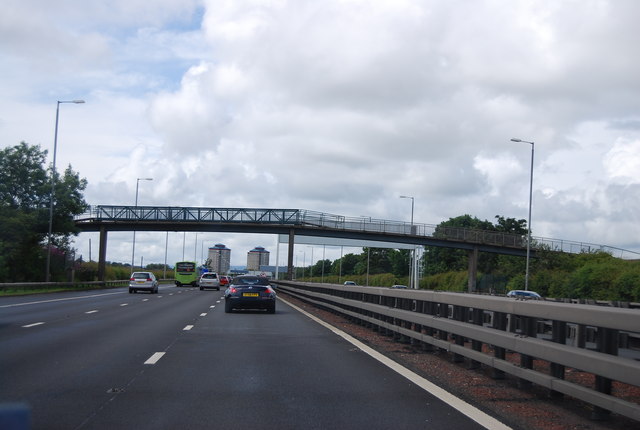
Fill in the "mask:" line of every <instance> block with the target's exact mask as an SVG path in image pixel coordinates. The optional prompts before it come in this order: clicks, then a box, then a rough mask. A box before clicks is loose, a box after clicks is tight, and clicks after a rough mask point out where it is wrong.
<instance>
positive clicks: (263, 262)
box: [247, 246, 269, 270]
mask: <svg viewBox="0 0 640 430" xmlns="http://www.w3.org/2000/svg"><path fill="white" fill-rule="evenodd" d="M268 265H269V251H267V250H266V249H264V248H263V247H261V246H256V247H255V248H253V249H252V250H251V251H249V252H247V270H260V266H268Z"/></svg>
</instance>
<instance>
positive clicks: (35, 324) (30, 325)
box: [22, 322, 44, 328]
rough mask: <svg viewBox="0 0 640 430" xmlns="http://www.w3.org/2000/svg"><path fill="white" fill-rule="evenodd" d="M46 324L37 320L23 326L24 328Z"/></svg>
mask: <svg viewBox="0 0 640 430" xmlns="http://www.w3.org/2000/svg"><path fill="white" fill-rule="evenodd" d="M42 324H44V323H43V322H37V323H33V324H27V325H23V326H22V327H24V328H30V327H35V326H37V325H42Z"/></svg>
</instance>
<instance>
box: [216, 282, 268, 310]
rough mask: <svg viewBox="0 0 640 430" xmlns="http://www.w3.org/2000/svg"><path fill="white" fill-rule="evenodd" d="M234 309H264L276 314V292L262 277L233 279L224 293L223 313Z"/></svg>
mask: <svg viewBox="0 0 640 430" xmlns="http://www.w3.org/2000/svg"><path fill="white" fill-rule="evenodd" d="M234 309H264V310H266V311H267V313H270V314H273V313H275V312H276V291H275V289H274V288H273V287H272V286H271V284H270V283H269V278H266V277H264V276H254V275H242V276H236V277H235V278H233V281H232V282H231V284H229V287H228V288H227V289H226V291H225V292H224V311H225V312H226V313H229V312H232V311H233V310H234Z"/></svg>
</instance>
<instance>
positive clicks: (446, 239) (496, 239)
mask: <svg viewBox="0 0 640 430" xmlns="http://www.w3.org/2000/svg"><path fill="white" fill-rule="evenodd" d="M75 224H76V226H77V227H78V228H79V229H80V230H81V231H98V232H100V252H99V279H100V280H104V268H105V260H106V249H107V234H108V232H109V231H194V232H236V233H271V234H287V235H289V247H288V248H289V249H288V263H287V265H288V273H289V279H290V278H291V274H292V270H293V246H292V245H293V244H294V238H295V236H296V235H304V236H316V237H332V238H343V239H353V240H362V241H369V240H373V241H379V242H389V243H403V244H412V245H421V246H439V247H448V248H457V249H465V250H468V251H469V253H470V256H471V257H472V258H470V264H469V267H470V274H471V275H472V276H470V278H471V277H472V278H473V279H475V273H474V272H475V271H474V269H473V267H474V266H475V265H474V264H473V262H474V261H475V260H476V259H477V254H478V252H479V251H482V252H492V253H499V254H507V255H515V256H522V257H524V256H526V245H527V242H526V241H527V236H526V235H519V234H510V233H502V232H496V231H486V230H473V229H466V228H457V227H442V226H437V225H435V224H422V223H408V222H403V221H391V220H384V219H375V218H371V217H364V216H361V217H347V216H343V215H335V214H328V213H323V212H316V211H309V210H304V209H264V208H205V207H171V206H107V205H99V206H93V207H91V208H90V210H89V211H88V212H86V213H84V214H82V215H79V216H76V218H75ZM540 249H546V250H552V251H563V252H572V253H580V252H593V251H598V250H602V251H605V252H609V253H611V254H612V255H614V256H619V257H624V255H623V254H624V253H628V254H630V253H631V252H630V251H625V250H622V249H619V248H613V247H607V246H602V245H594V244H588V243H580V242H574V241H566V240H559V239H547V238H541V237H533V238H532V242H531V255H532V256H535V252H536V250H540ZM631 254H632V253H631Z"/></svg>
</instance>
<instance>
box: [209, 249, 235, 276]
mask: <svg viewBox="0 0 640 430" xmlns="http://www.w3.org/2000/svg"><path fill="white" fill-rule="evenodd" d="M208 258H209V267H210V268H211V271H213V272H216V273H229V268H230V267H231V250H230V249H229V248H227V247H226V246H225V245H224V244H223V243H216V244H215V246H213V247H212V248H209V257H208Z"/></svg>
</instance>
